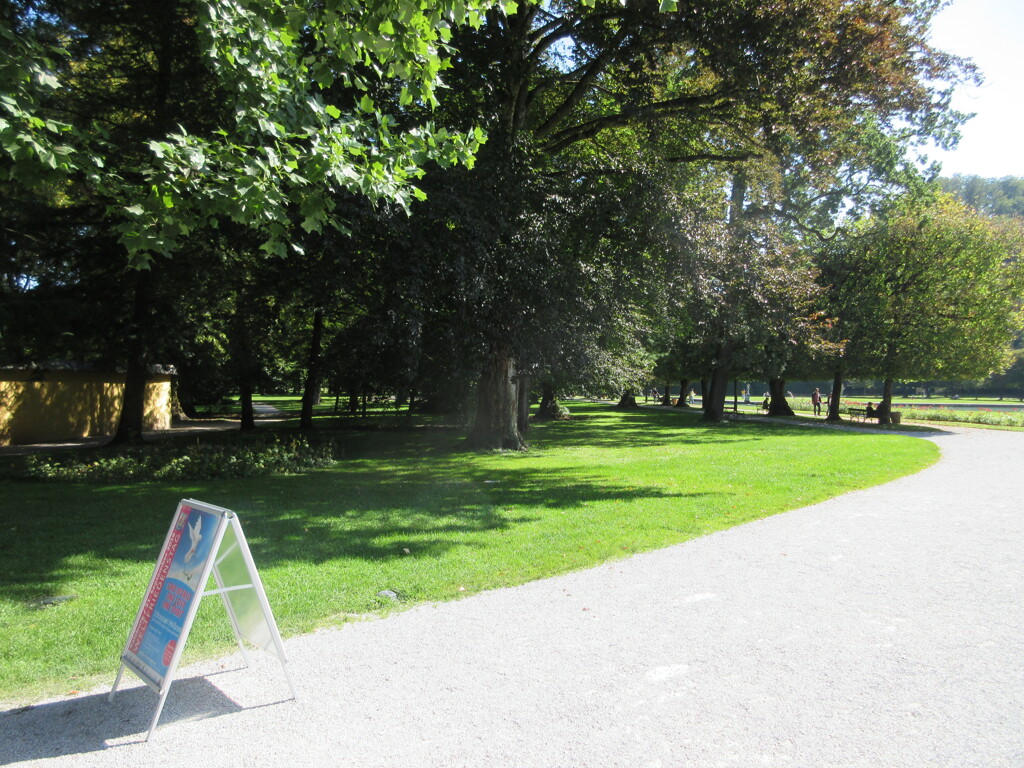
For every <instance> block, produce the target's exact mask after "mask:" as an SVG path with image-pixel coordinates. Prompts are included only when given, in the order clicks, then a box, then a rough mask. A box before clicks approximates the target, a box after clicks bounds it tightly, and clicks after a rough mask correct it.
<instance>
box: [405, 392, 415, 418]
mask: <svg viewBox="0 0 1024 768" xmlns="http://www.w3.org/2000/svg"><path fill="white" fill-rule="evenodd" d="M415 404H416V390H415V389H412V388H410V389H409V403H408V405H407V407H406V409H405V424H406V426H409V425H410V424H412V414H413V408H414V407H415Z"/></svg>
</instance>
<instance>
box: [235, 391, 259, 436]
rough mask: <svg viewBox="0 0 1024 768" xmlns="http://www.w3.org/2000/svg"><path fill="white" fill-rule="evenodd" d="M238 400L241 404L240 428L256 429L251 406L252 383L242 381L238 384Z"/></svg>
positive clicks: (253, 411)
mask: <svg viewBox="0 0 1024 768" xmlns="http://www.w3.org/2000/svg"><path fill="white" fill-rule="evenodd" d="M238 402H239V404H240V405H241V406H242V426H241V429H242V430H250V429H256V412H255V410H254V409H253V407H252V383H251V382H249V381H242V382H240V383H239V385H238Z"/></svg>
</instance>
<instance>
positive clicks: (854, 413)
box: [846, 408, 903, 424]
mask: <svg viewBox="0 0 1024 768" xmlns="http://www.w3.org/2000/svg"><path fill="white" fill-rule="evenodd" d="M846 412H847V413H848V414H850V418H851V419H860V420H861V421H866V420H867V418H868V409H867V408H847V409H846ZM875 413H876V414H877V413H878V409H877V408H876V409H875ZM902 417H903V413H902V412H901V411H889V418H890V419H891V420H892V423H893V424H899V423H900V421H901V419H902ZM871 418H872V419H874V418H877V416H872V417H871Z"/></svg>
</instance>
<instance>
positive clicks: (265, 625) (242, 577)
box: [109, 499, 295, 741]
mask: <svg viewBox="0 0 1024 768" xmlns="http://www.w3.org/2000/svg"><path fill="white" fill-rule="evenodd" d="M211 577H212V578H213V580H214V583H215V584H216V588H215V589H209V590H208V589H206V586H207V585H208V584H209V581H210V578H211ZM207 595H220V597H221V600H223V602H224V607H225V609H226V610H227V614H228V617H229V618H230V620H231V625H232V628H233V629H234V632H235V638H236V639H237V640H238V647H239V648H240V649H241V651H242V657H243V658H244V659H245V663H246V665H248V663H249V659H248V656H247V655H246V653H245V642H244V641H247V642H249V643H251V644H252V645H254V646H256V647H257V648H260V649H262V650H266V651H270V652H272V653H275V654H276V655H277V657H278V658H279V659H280V660H281V665H282V667H283V668H284V673H285V679H286V680H287V681H288V687H289V688H290V689H291V692H292V698H294V697H295V688H294V686H293V685H292V681H291V676H290V675H289V674H288V660H287V658H286V657H285V652H284V644H283V643H282V642H281V635H280V633H279V632H278V631H277V624H276V623H275V622H274V616H273V613H271V610H270V603H269V602H268V601H267V595H266V592H264V590H263V583H262V582H261V581H260V577H259V574H258V573H257V572H256V565H255V563H254V562H253V559H252V554H251V553H250V552H249V545H248V543H247V542H246V540H245V535H244V534H243V533H242V524H241V523H240V522H239V520H238V516H237V515H236V514H235V513H234V512H232V511H231V510H229V509H224V508H222V507H215V506H213V505H212V504H205V503H204V502H201V501H195V500H194V499H182V501H181V502H180V503H179V504H178V509H177V510H176V511H175V513H174V519H173V520H172V521H171V527H170V529H169V530H168V531H167V536H166V538H165V539H164V545H163V547H162V548H161V550H160V555H159V556H158V557H157V562H156V568H155V569H154V571H153V576H152V578H151V579H150V581H149V587H148V588H147V589H146V593H145V595H144V597H143V599H142V605H141V606H139V610H138V613H137V614H136V616H135V623H134V624H133V625H132V629H131V632H129V634H128V641H127V642H126V643H125V647H124V651H123V652H122V653H121V665H120V668H119V669H118V671H117V678H116V679H115V680H114V687H113V688H112V689H111V691H110V696H109V698H110V700H113V698H114V694H115V693H116V691H117V686H118V684H119V683H120V682H121V676H122V675H123V674H124V671H125V669H130V670H131V671H132V672H134V673H135V674H136V675H138V677H139V678H140V679H141V680H142V681H143V682H144V683H146V684H147V685H148V686H149V687H150V688H152V689H153V690H154V691H156V692H157V694H159V697H160V698H159V701H158V703H157V708H156V712H155V714H154V715H153V721H152V723H151V724H150V727H149V733H147V734H146V741H149V738H150V737H151V736H152V735H153V731H154V730H155V729H156V724H157V721H159V719H160V713H161V712H162V711H163V707H164V702H165V701H166V700H167V694H168V692H169V691H170V687H171V683H173V682H174V675H175V672H176V671H177V668H178V662H179V660H180V659H181V653H182V651H183V650H184V648H185V642H186V641H187V640H188V633H189V630H190V629H191V628H192V622H193V621H194V620H195V617H196V612H197V611H198V610H199V603H200V601H201V600H202V598H203V597H206V596H207Z"/></svg>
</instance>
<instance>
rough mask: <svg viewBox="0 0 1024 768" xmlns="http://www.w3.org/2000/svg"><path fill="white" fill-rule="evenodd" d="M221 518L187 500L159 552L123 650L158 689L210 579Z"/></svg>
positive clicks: (146, 678)
mask: <svg viewBox="0 0 1024 768" xmlns="http://www.w3.org/2000/svg"><path fill="white" fill-rule="evenodd" d="M222 519H223V518H222V517H221V515H219V514H216V513H214V512H211V511H208V510H206V509H201V508H198V507H195V506H191V505H189V504H188V503H186V502H184V501H183V502H182V503H181V504H179V505H178V511H177V513H176V515H175V517H174V520H173V522H172V524H171V529H170V531H169V532H168V534H167V539H166V541H165V542H164V547H163V549H162V550H161V552H160V556H159V558H158V560H157V565H156V570H155V571H154V573H153V578H152V580H151V581H150V584H149V589H148V590H147V591H146V595H145V597H144V599H143V601H142V607H141V608H140V609H139V613H138V616H137V617H136V619H135V626H134V627H133V628H132V632H131V634H130V635H129V639H128V645H127V646H126V648H125V652H124V659H125V661H126V662H129V663H130V664H131V666H132V667H134V668H135V670H136V672H138V673H139V674H140V676H142V677H143V679H145V680H147V682H150V683H151V684H153V685H154V687H156V688H158V689H159V688H160V687H162V684H163V680H164V678H165V676H166V675H167V670H168V667H170V665H171V662H172V660H173V659H174V658H175V651H176V650H177V647H178V645H179V644H180V643H181V642H182V634H183V633H184V632H185V631H186V622H187V620H188V619H189V617H190V615H191V611H192V604H193V602H194V601H195V600H196V595H197V593H198V594H201V593H202V591H203V587H204V586H205V578H208V577H209V568H208V565H209V561H210V557H211V556H212V554H213V544H214V539H215V538H217V536H216V533H217V532H218V528H219V526H220V524H221V520H222Z"/></svg>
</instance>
